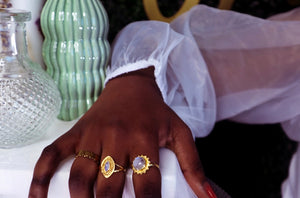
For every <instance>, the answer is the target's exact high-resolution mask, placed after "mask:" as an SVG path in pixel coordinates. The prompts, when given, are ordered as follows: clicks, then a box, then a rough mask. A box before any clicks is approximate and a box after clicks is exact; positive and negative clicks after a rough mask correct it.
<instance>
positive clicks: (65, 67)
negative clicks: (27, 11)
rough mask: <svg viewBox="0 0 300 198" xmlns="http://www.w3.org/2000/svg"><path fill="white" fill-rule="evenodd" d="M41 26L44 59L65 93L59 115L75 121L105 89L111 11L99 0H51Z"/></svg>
mask: <svg viewBox="0 0 300 198" xmlns="http://www.w3.org/2000/svg"><path fill="white" fill-rule="evenodd" d="M41 27H42V31H43V34H44V36H45V40H44V42H43V48H42V54H43V59H44V62H45V64H46V66H47V72H48V73H49V74H50V75H51V76H52V78H53V79H54V81H55V82H56V84H57V85H58V88H59V90H60V92H61V96H62V106H61V109H60V114H59V116H58V118H59V119H62V120H74V119H76V118H78V117H79V116H81V115H82V114H84V113H85V112H86V111H87V110H88V109H89V108H90V107H91V106H92V104H93V103H94V102H95V101H96V100H97V98H98V96H99V94H100V93H101V91H102V88H103V84H104V78H105V67H106V65H107V62H108V58H109V51H110V47H109V43H108V41H107V33H108V28H109V24H108V17H107V13H106V11H105V9H104V8H103V5H102V4H101V2H100V1H99V0H47V1H46V3H45V5H44V7H43V10H42V13H41Z"/></svg>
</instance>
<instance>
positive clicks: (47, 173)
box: [28, 132, 77, 198]
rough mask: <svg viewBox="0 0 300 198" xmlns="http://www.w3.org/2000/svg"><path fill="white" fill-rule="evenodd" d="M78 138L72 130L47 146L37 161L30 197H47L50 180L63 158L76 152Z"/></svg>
mask: <svg viewBox="0 0 300 198" xmlns="http://www.w3.org/2000/svg"><path fill="white" fill-rule="evenodd" d="M76 140H77V138H76V137H75V136H74V134H72V135H71V133H70V132H68V133H66V134H64V135H62V136H61V137H60V138H58V139H57V140H55V141H54V142H53V143H52V144H50V145H49V146H47V147H46V148H45V149H44V150H43V152H42V154H41V156H40V158H39V160H38V161H37V163H36V165H35V168H34V172H33V177H32V181H31V185H30V190H29V196H28V197H29V198H33V197H34V198H37V197H47V194H48V188H49V184H50V180H51V178H52V176H53V174H54V173H55V171H56V169H57V167H58V166H59V164H60V163H61V161H62V160H64V159H65V158H67V157H68V156H70V155H72V154H74V153H75V147H76V143H77V141H76Z"/></svg>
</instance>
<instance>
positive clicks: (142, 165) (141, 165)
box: [132, 155, 159, 175]
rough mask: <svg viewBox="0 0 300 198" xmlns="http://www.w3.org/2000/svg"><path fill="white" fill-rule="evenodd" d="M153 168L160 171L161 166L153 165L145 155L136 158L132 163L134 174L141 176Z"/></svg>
mask: <svg viewBox="0 0 300 198" xmlns="http://www.w3.org/2000/svg"><path fill="white" fill-rule="evenodd" d="M152 166H154V167H156V168H158V169H159V165H158V164H155V163H152V162H151V161H150V160H149V158H148V157H147V156H145V155H139V156H137V157H136V158H134V160H133V163H132V169H133V172H134V173H136V174H140V175H141V174H144V173H146V172H147V170H149V168H150V167H152Z"/></svg>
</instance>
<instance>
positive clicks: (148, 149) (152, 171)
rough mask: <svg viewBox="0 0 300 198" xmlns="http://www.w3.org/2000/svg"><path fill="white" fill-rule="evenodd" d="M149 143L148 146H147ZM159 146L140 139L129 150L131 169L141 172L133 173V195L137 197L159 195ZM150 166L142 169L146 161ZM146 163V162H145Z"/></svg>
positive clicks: (156, 196)
mask: <svg viewBox="0 0 300 198" xmlns="http://www.w3.org/2000/svg"><path fill="white" fill-rule="evenodd" d="M149 145H150V146H149ZM158 150H159V148H158V145H155V144H151V142H147V141H140V142H139V144H137V146H136V147H135V148H134V149H133V150H132V151H131V153H132V155H131V157H130V158H131V162H132V168H133V170H135V169H137V170H140V171H141V174H138V173H135V171H134V173H133V185H134V190H135V195H136V197H137V198H139V197H155V198H158V197H161V175H160V171H159V168H158V167H157V166H158V164H159V151H158ZM147 161H148V162H149V164H150V166H149V167H147V165H146V169H147V168H148V170H145V171H143V167H144V166H145V163H146V162H147ZM146 164H147V163H146Z"/></svg>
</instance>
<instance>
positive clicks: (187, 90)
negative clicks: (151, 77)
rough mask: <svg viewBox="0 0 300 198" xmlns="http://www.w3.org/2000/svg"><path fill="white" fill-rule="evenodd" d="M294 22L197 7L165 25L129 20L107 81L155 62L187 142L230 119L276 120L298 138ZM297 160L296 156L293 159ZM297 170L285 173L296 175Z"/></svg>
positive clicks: (299, 90)
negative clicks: (186, 128)
mask: <svg viewBox="0 0 300 198" xmlns="http://www.w3.org/2000/svg"><path fill="white" fill-rule="evenodd" d="M299 19H300V9H295V10H293V11H291V12H289V13H286V14H282V15H277V16H274V17H272V18H270V19H269V20H263V19H259V18H255V17H252V16H249V15H244V14H239V13H235V12H232V11H224V10H218V9H214V8H210V7H207V6H204V5H197V6H195V7H194V8H192V9H191V10H190V11H189V12H187V13H185V14H184V15H182V16H180V17H179V18H177V19H176V20H175V21H173V22H172V23H171V24H167V23H163V22H157V21H143V22H136V23H133V24H130V25H128V26H127V27H125V28H124V30H123V31H122V32H121V33H120V34H119V36H118V38H117V39H116V41H115V45H114V47H113V52H112V62H111V66H110V67H109V69H108V71H107V74H108V75H107V81H108V80H109V79H111V78H113V77H115V76H117V75H120V74H122V73H125V72H130V71H134V70H138V69H141V68H145V67H148V66H150V65H154V66H155V76H156V81H157V84H158V86H159V87H160V90H161V92H162V95H163V97H164V100H165V102H166V104H168V105H169V106H170V107H171V108H172V109H174V111H175V112H176V113H177V114H178V115H179V116H180V117H181V118H182V120H183V121H185V123H186V124H187V125H188V126H189V127H190V128H191V130H192V133H193V135H194V137H202V136H205V135H207V134H208V133H209V132H210V131H211V129H212V127H213V125H214V124H215V122H216V121H219V120H222V119H232V120H235V121H238V122H244V123H278V122H280V123H282V126H283V128H284V130H285V131H286V133H287V134H288V136H289V137H291V138H292V139H294V140H296V141H300V135H299V134H300V133H299V132H298V130H299V125H300V124H299V123H300V115H299V113H300V104H299V103H300V66H299V64H300V56H299V54H300V28H299V27H300V20H299ZM299 157H300V154H299V151H298V152H297V154H295V156H294V159H293V160H294V161H299ZM299 168H300V167H299ZM299 168H294V169H292V168H291V169H290V174H295V175H297V176H298V177H299V174H300V173H299V170H300V169H299ZM290 184H293V185H295V186H297V188H296V189H300V182H298V180H293V181H291V177H289V178H288V180H287V181H286V183H285V184H284V185H283V192H285V194H284V197H300V192H296V191H291V190H290V191H288V190H286V189H289V187H288V186H289V185H290ZM177 191H178V193H180V189H177ZM288 192H291V193H288ZM179 197H180V196H179Z"/></svg>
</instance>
